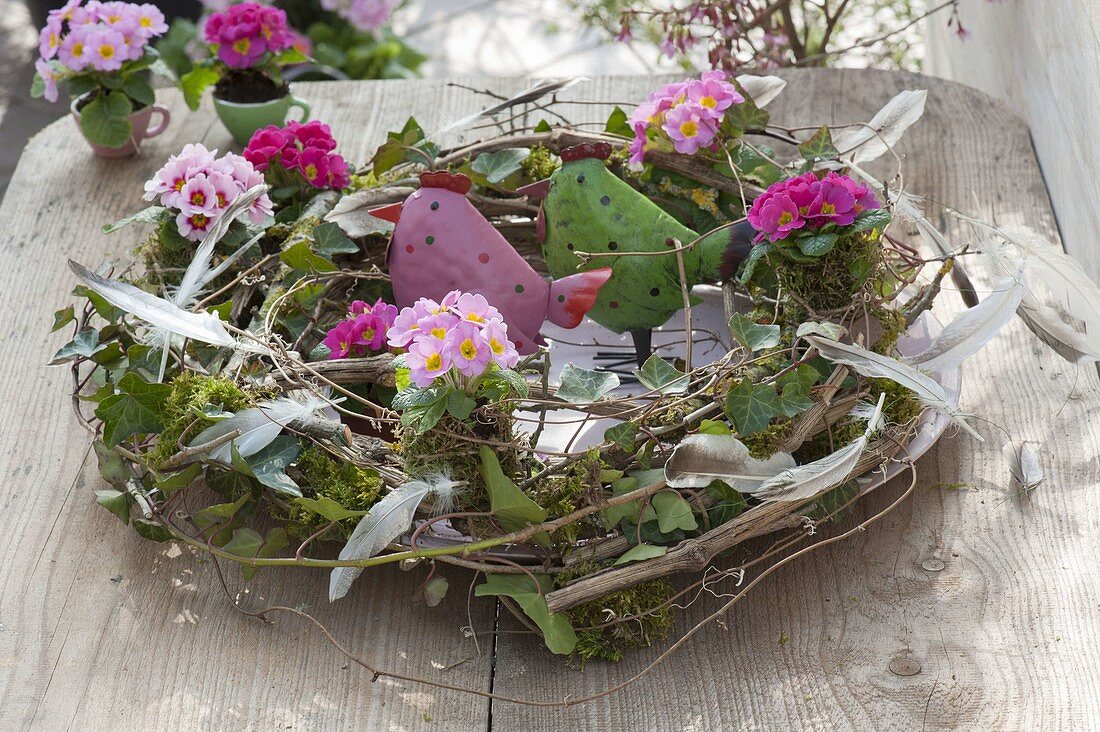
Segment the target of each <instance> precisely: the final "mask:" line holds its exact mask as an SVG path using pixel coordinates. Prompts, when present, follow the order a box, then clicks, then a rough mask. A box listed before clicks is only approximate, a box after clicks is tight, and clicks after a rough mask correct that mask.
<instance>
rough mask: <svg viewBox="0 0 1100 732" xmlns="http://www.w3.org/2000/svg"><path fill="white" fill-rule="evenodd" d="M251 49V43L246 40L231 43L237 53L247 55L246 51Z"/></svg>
mask: <svg viewBox="0 0 1100 732" xmlns="http://www.w3.org/2000/svg"><path fill="white" fill-rule="evenodd" d="M251 47H252V41H250V40H249V39H247V38H238V39H237V40H235V41H233V50H234V51H236V52H237V53H248V49H249V48H251Z"/></svg>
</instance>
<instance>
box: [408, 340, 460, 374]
mask: <svg viewBox="0 0 1100 732" xmlns="http://www.w3.org/2000/svg"><path fill="white" fill-rule="evenodd" d="M405 362H406V363H407V364H408V365H409V379H410V380H411V381H412V383H414V384H416V385H417V386H431V384H432V382H433V381H434V380H435V379H436V377H438V376H442V375H443V374H445V373H447V372H448V371H449V370H450V368H451V354H450V353H449V352H448V349H447V348H445V347H444V344H443V341H441V340H439V339H438V338H433V337H432V336H422V337H421V338H419V339H417V341H416V343H414V344H413V346H412V348H411V349H409V352H408V354H407V355H406V356H405Z"/></svg>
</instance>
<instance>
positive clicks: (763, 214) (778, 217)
mask: <svg viewBox="0 0 1100 732" xmlns="http://www.w3.org/2000/svg"><path fill="white" fill-rule="evenodd" d="M759 222H760V227H761V229H762V230H763V231H764V233H766V234H767V236H768V239H769V240H771V241H778V240H779V239H785V238H786V237H787V235H788V234H790V233H791V232H792V231H794V230H795V229H801V228H802V227H803V226H805V225H806V220H805V219H804V218H802V214H801V213H799V211H798V206H797V205H795V202H794V201H792V200H791V197H790V196H788V195H786V194H780V195H778V196H773V197H772V198H771V199H770V200H769V201H768V202H767V203H765V204H764V205H763V206H762V207H761V209H760V214H759Z"/></svg>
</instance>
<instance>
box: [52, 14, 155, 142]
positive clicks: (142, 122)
mask: <svg viewBox="0 0 1100 732" xmlns="http://www.w3.org/2000/svg"><path fill="white" fill-rule="evenodd" d="M166 30H168V26H167V25H166V24H165V22H164V15H163V14H162V13H161V12H160V10H158V9H157V8H156V6H154V5H135V4H132V3H124V2H112V3H101V2H99V1H98V0H89V2H88V3H87V4H83V0H70V1H69V3H68V4H66V5H65V6H64V7H62V8H59V9H57V10H53V11H50V14H49V17H48V19H47V21H46V26H45V27H44V28H43V29H42V31H41V34H40V35H39V45H38V50H39V55H40V58H39V59H38V61H37V62H36V63H35V70H36V73H35V77H34V83H33V85H32V87H31V95H32V96H34V97H45V98H46V99H47V100H49V101H51V102H53V101H57V98H58V91H59V90H60V88H62V87H64V89H65V91H66V92H68V94H69V96H71V97H73V102H72V105H71V107H70V109H71V111H72V114H73V118H74V119H75V120H76V122H77V124H78V126H79V127H80V131H81V133H83V135H84V138H85V139H86V140H87V141H88V144H89V145H90V146H91V148H92V151H93V152H94V153H95V154H96V155H99V156H101V157H107V158H120V157H127V156H129V155H133V154H135V153H136V152H137V151H138V150H139V148H140V146H141V141H142V140H143V139H145V138H147V137H155V136H156V135H159V134H160V133H161V132H163V131H164V129H165V127H167V125H168V119H169V115H168V110H167V109H165V108H164V107H161V106H159V105H157V104H156V101H157V100H156V95H155V94H154V92H153V87H152V86H151V85H150V83H149V74H150V73H151V72H154V71H155V70H156V68H157V65H156V62H157V61H158V60H159V59H160V54H158V53H157V51H156V49H154V48H153V47H152V46H151V45H149V42H150V41H151V40H152V39H153V38H154V37H156V36H158V35H161V34H162V33H164V32H165V31H166ZM154 112H157V113H159V115H160V122H159V124H157V125H156V126H155V127H153V128H152V129H150V123H151V120H152V116H153V113H154Z"/></svg>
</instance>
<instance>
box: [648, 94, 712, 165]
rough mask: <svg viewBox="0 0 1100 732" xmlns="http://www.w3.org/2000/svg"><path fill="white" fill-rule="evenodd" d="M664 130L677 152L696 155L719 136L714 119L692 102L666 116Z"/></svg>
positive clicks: (680, 106) (672, 110) (679, 106)
mask: <svg viewBox="0 0 1100 732" xmlns="http://www.w3.org/2000/svg"><path fill="white" fill-rule="evenodd" d="M662 129H664V131H665V132H666V133H667V134H668V136H669V138H670V139H671V140H672V144H673V147H675V148H676V152H680V153H684V154H685V155H694V154H695V153H696V152H698V151H699V148H704V147H708V146H709V145H710V144H711V143H712V142H714V136H715V135H716V134H718V127H717V126H716V125H715V123H714V119H713V118H712V117H711V116H710V115H709V114H708V113H706V112H704V111H703V108H702V107H700V106H699V105H697V104H694V103H691V102H685V103H683V104H679V105H677V106H675V107H673V108H672V109H671V110H669V112H668V114H666V115H665V123H664V125H662Z"/></svg>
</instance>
